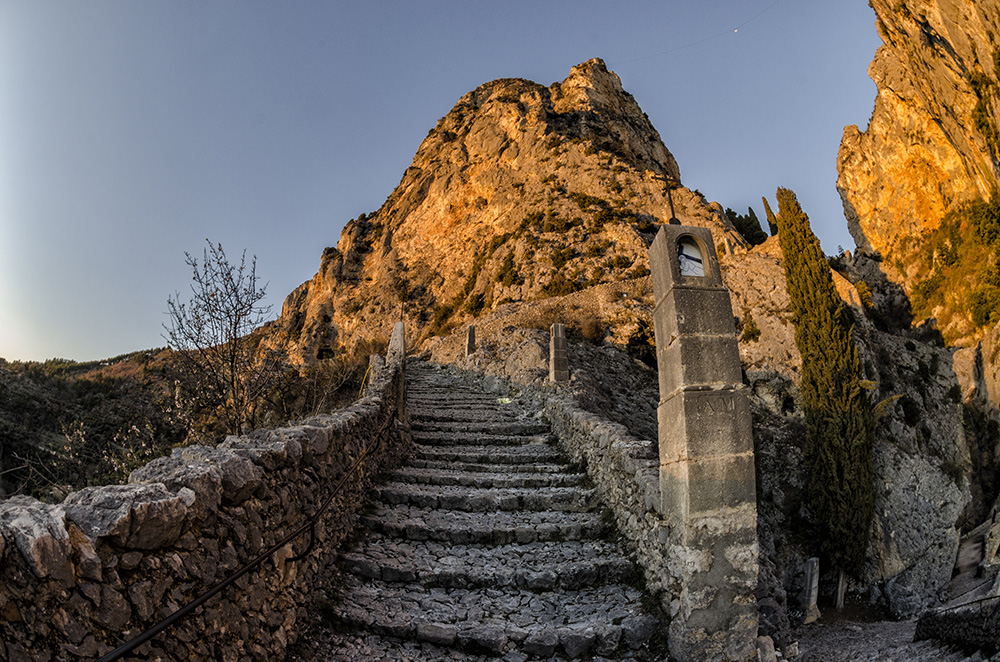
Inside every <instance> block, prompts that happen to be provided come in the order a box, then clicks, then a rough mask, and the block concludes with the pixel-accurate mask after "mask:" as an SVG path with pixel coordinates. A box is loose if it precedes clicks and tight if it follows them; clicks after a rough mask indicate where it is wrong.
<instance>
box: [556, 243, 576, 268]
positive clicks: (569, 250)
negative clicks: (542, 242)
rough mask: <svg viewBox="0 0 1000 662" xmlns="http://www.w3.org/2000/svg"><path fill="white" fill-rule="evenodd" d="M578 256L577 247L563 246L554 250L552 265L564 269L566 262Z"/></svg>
mask: <svg viewBox="0 0 1000 662" xmlns="http://www.w3.org/2000/svg"><path fill="white" fill-rule="evenodd" d="M575 257H576V249H575V248H573V247H572V246H563V247H561V248H557V249H555V250H554V251H552V266H553V267H555V268H556V269H562V268H563V267H564V266H566V263H567V262H569V261H570V260H572V259H573V258H575Z"/></svg>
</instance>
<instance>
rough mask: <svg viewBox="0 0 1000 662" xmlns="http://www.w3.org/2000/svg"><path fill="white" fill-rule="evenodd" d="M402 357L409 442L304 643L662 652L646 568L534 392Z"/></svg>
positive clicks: (550, 652)
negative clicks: (501, 391)
mask: <svg viewBox="0 0 1000 662" xmlns="http://www.w3.org/2000/svg"><path fill="white" fill-rule="evenodd" d="M407 370H408V389H409V392H408V403H409V411H410V417H411V426H412V435H413V439H414V442H415V445H416V454H415V457H414V458H412V459H411V460H410V462H409V463H408V465H407V466H406V467H404V468H402V469H400V470H399V471H397V472H395V473H394V474H392V475H391V476H389V478H388V481H387V482H385V483H384V484H381V485H379V486H377V487H376V488H375V489H374V490H373V494H372V497H373V502H374V503H373V506H372V507H370V508H369V510H368V511H367V514H366V515H364V516H363V517H362V524H363V528H364V533H363V534H362V535H361V537H360V539H359V541H358V543H357V544H356V545H355V546H354V547H353V548H352V549H351V550H350V551H347V552H346V553H344V554H343V556H342V559H341V571H342V575H341V577H340V580H339V582H338V583H339V585H340V590H339V593H338V594H337V595H336V596H331V599H330V600H329V602H328V606H327V609H326V611H327V618H326V619H325V622H326V626H325V627H323V628H322V629H320V630H319V631H318V632H314V633H313V634H312V635H310V639H311V640H312V641H311V647H312V654H311V655H310V656H309V657H310V658H311V659H313V660H316V661H324V662H326V661H330V662H333V661H340V660H344V661H348V660H349V661H351V662H361V661H362V660H486V659H496V658H501V659H503V660H509V661H511V662H514V661H517V660H529V659H532V660H533V659H578V658H582V659H588V660H602V659H616V660H618V659H664V658H665V657H666V654H665V652H663V651H654V650H652V649H653V648H655V647H656V646H657V645H658V640H657V633H658V631H659V630H660V625H659V622H658V620H657V619H656V618H655V617H654V616H651V615H649V614H648V613H647V612H646V610H645V609H644V607H643V593H642V591H641V590H640V589H639V588H636V585H635V584H636V583H637V582H641V572H640V571H638V569H637V567H636V566H635V564H634V562H633V561H632V560H631V559H630V558H629V557H628V555H627V554H626V552H625V551H624V550H623V549H622V547H621V546H620V545H619V544H618V543H617V542H616V540H615V538H616V535H615V531H614V528H613V525H612V524H611V518H610V517H608V516H606V515H605V514H604V509H603V508H602V506H601V504H600V503H599V501H598V500H597V498H596V496H595V494H594V491H593V490H592V489H590V488H589V487H587V478H586V475H585V474H583V473H581V472H580V471H578V470H577V469H575V468H574V467H572V466H570V465H569V464H568V462H567V460H566V458H565V457H564V456H563V455H562V454H561V453H560V452H559V450H558V449H557V447H556V446H555V443H554V441H555V440H554V438H553V436H552V435H551V433H550V431H549V428H548V426H547V424H545V423H544V422H542V421H540V420H539V419H537V418H535V417H534V416H533V415H532V414H533V411H531V407H530V403H524V402H519V401H510V400H509V399H507V398H502V397H499V395H498V393H496V392H489V391H488V390H487V389H486V388H485V383H484V382H483V381H482V380H481V379H477V378H475V377H473V376H471V375H470V374H467V373H462V372H460V371H458V370H456V369H453V368H446V367H441V366H435V365H432V364H427V363H424V362H418V361H412V360H411V361H410V362H409V364H408V366H407ZM293 659H294V657H293Z"/></svg>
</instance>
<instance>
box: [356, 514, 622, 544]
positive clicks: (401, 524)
mask: <svg viewBox="0 0 1000 662" xmlns="http://www.w3.org/2000/svg"><path fill="white" fill-rule="evenodd" d="M361 522H362V523H363V524H364V525H365V526H366V527H368V528H369V529H370V530H372V531H376V532H378V533H382V534H384V535H387V536H392V537H396V538H406V539H409V540H433V541H437V542H447V543H453V544H456V545H471V544H481V545H507V544H510V543H520V544H527V543H532V542H549V541H560V540H591V539H599V538H601V537H602V536H605V535H607V534H609V533H611V531H612V528H611V525H610V522H609V521H605V519H602V518H601V516H600V515H598V514H596V513H564V512H559V511H541V512H534V511H512V512H510V511H498V512H494V513H468V512H463V511H460V510H434V509H430V508H417V507H416V506H407V505H397V506H386V505H384V504H378V505H376V506H375V509H374V512H373V513H371V514H368V515H363V516H362V517H361Z"/></svg>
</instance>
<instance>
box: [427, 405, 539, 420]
mask: <svg viewBox="0 0 1000 662" xmlns="http://www.w3.org/2000/svg"><path fill="white" fill-rule="evenodd" d="M409 414H410V421H411V423H414V422H422V421H435V422H448V423H476V422H480V421H503V422H516V421H517V420H519V419H521V418H522V417H521V413H520V412H519V411H517V410H515V409H514V408H510V409H487V408H484V407H477V408H469V407H459V408H454V409H452V408H448V407H434V408H428V409H415V408H410V409H409Z"/></svg>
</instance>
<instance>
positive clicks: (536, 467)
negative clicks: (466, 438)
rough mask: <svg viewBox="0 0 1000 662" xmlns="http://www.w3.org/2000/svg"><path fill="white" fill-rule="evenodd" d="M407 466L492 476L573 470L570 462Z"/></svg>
mask: <svg viewBox="0 0 1000 662" xmlns="http://www.w3.org/2000/svg"><path fill="white" fill-rule="evenodd" d="M407 464H408V466H409V467H412V468H414V469H421V470H428V471H438V470H454V471H456V472H476V473H490V474H503V473H511V474H515V473H520V474H524V473H539V474H558V473H567V472H570V471H571V468H572V465H570V464H569V463H568V462H565V463H563V464H556V463H546V462H538V463H533V464H517V463H514V462H509V463H503V464H494V463H489V462H457V461H454V460H428V459H423V458H414V459H411V460H410V461H409V462H408V463H407Z"/></svg>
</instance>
